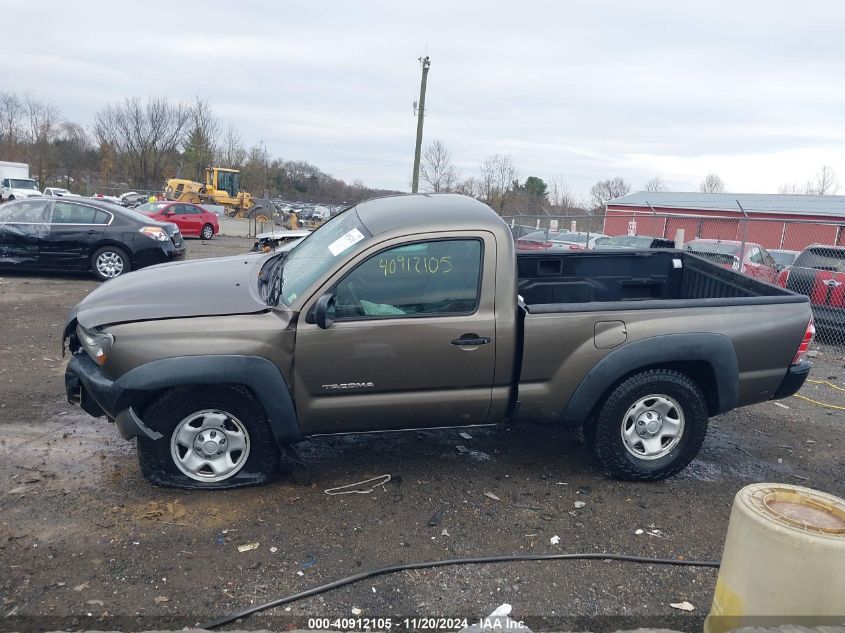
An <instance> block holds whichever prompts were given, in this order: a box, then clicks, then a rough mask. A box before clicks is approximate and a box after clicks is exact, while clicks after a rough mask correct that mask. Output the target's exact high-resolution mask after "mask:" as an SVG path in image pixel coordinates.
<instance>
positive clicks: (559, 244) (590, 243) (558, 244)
mask: <svg viewBox="0 0 845 633" xmlns="http://www.w3.org/2000/svg"><path fill="white" fill-rule="evenodd" d="M604 237H607V235H604V234H602V233H580V232H572V231H534V232H533V233H529V234H528V235H524V236H523V237H520V238H519V239H517V240H516V247H517V249H518V250H547V251H578V250H584V249H590V248H595V245H596V240H599V239H601V238H604Z"/></svg>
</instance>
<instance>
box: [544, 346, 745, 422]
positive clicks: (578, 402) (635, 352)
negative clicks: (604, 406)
mask: <svg viewBox="0 0 845 633" xmlns="http://www.w3.org/2000/svg"><path fill="white" fill-rule="evenodd" d="M685 362H686V363H689V362H697V363H700V362H703V363H706V364H707V365H709V367H710V369H711V370H712V373H713V378H714V385H715V388H716V392H717V393H716V398H715V403H716V407H715V408H716V410H715V411H713V412H712V413H713V414H714V415H715V414H716V413H724V412H725V411H730V410H731V409H733V408H735V407H736V406H737V404H738V402H739V364H738V362H737V358H736V350H735V349H734V346H733V343H732V342H731V339H730V338H728V337H727V336H724V335H723V334H713V333H706V332H702V333H693V334H666V335H661V336H653V337H649V338H645V339H640V340H638V341H634V342H632V343H628V344H627V345H624V346H623V347H621V348H619V349H617V350H615V351H613V352H611V353H610V354H608V355H607V356H605V357H604V358H603V359H601V360H600V361H599V362H598V363H596V365H595V366H594V367H593V368H592V369H591V370H590V371H589V372H588V373H587V375H586V376H584V378H583V379H582V380H581V383H580V384H579V385H578V387H577V388H576V389H575V392H574V393H573V394H572V397H571V398H570V399H569V402H568V403H567V404H566V407H565V408H564V410H563V413H562V414H561V416H560V422H561V423H563V424H564V425H566V426H573V427H574V426H579V425H581V424H583V423H584V421H585V420H586V419H587V418H588V417H589V415H590V414H591V413H592V411H593V409H595V407H596V405H597V404H598V403H599V401H600V399H601V398H602V397H603V396H604V395H605V394H606V393H607V391H608V389H609V388H610V387H611V386H613V385H615V384H616V383H618V382H619V381H620V380H621V379H622V378H624V377H625V376H628V375H630V374H633V373H635V372H637V371H638V370H643V369H646V368H649V367H659V366H661V365H668V364H672V365H674V366H678V365H679V364H680V365H682V364H683V363H685Z"/></svg>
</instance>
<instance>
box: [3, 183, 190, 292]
mask: <svg viewBox="0 0 845 633" xmlns="http://www.w3.org/2000/svg"><path fill="white" fill-rule="evenodd" d="M184 256H185V244H184V242H183V240H182V235H181V234H180V233H179V229H178V227H177V226H176V225H175V224H171V223H169V222H156V221H155V220H152V219H150V218H148V217H146V216H143V215H140V214H137V213H135V212H133V211H130V210H128V209H124V208H123V207H119V206H116V205H113V204H110V203H108V202H101V201H97V200H91V199H89V198H47V197H41V198H35V199H32V198H30V199H27V200H14V201H12V202H7V203H5V204H3V205H0V266H4V267H7V268H16V269H37V270H57V271H79V272H82V271H93V273H94V274H95V275H96V276H97V277H98V278H99V279H101V280H106V279H112V278H114V277H117V276H119V275H123V274H126V273H128V272H129V271H130V270H134V269H136V268H141V267H143V266H149V265H151V264H159V263H162V262H169V261H173V260H178V259H182V258H183V257H184Z"/></svg>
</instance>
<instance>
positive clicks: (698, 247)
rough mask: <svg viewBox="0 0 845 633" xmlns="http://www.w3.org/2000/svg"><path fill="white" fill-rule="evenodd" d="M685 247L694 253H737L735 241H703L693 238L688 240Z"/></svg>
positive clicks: (737, 246) (732, 254)
mask: <svg viewBox="0 0 845 633" xmlns="http://www.w3.org/2000/svg"><path fill="white" fill-rule="evenodd" d="M686 249H687V250H690V251H695V252H696V253H707V254H714V255H731V256H734V255H739V244H738V243H736V242H705V241H702V240H693V241H692V242H688V243H687V245H686Z"/></svg>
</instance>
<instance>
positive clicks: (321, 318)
mask: <svg viewBox="0 0 845 633" xmlns="http://www.w3.org/2000/svg"><path fill="white" fill-rule="evenodd" d="M334 315H335V302H334V295H333V294H332V293H330V292H329V293H326V294H324V295H323V296H322V297H320V298H319V299H317V304H316V305H315V306H314V323H316V324H317V327H319V328H321V329H323V330H327V329H329V328H330V327H331V326H332V323H334Z"/></svg>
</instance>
